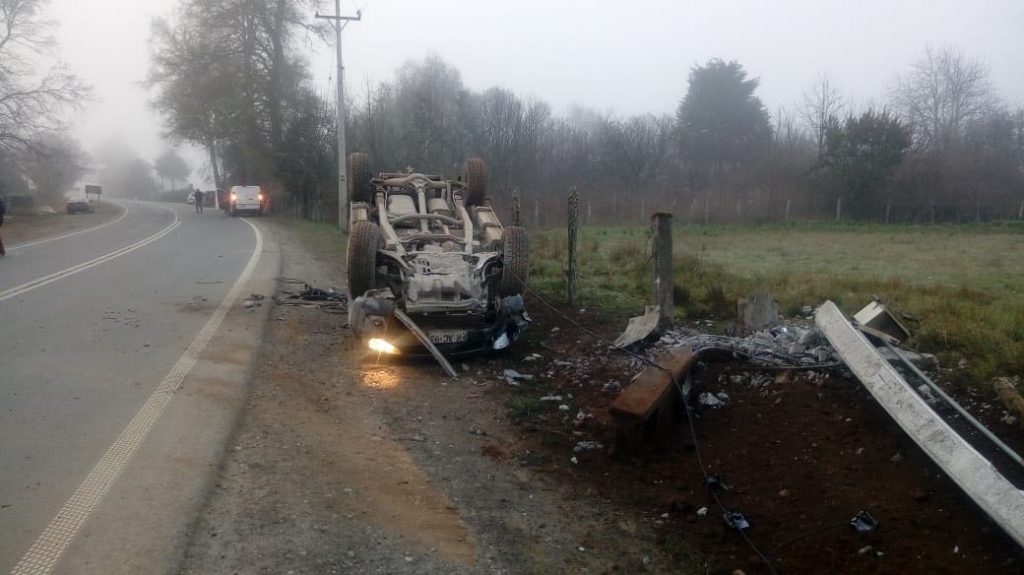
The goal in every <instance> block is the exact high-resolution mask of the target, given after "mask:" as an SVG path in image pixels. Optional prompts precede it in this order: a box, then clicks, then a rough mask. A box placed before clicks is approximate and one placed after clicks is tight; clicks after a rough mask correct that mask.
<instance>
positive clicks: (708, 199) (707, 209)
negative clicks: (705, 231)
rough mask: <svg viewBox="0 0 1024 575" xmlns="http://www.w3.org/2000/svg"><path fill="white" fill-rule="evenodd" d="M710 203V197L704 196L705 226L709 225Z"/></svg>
mask: <svg viewBox="0 0 1024 575" xmlns="http://www.w3.org/2000/svg"><path fill="white" fill-rule="evenodd" d="M709 201H710V198H709V196H704V225H705V226H706V225H708V212H709V206H708V202H709Z"/></svg>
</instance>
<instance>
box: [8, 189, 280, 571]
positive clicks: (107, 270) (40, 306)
mask: <svg viewBox="0 0 1024 575" xmlns="http://www.w3.org/2000/svg"><path fill="white" fill-rule="evenodd" d="M123 206H124V207H125V208H126V209H127V214H126V216H125V217H124V218H122V219H121V220H119V221H117V222H116V223H114V224H111V225H108V226H104V227H102V229H97V230H95V231H90V232H85V233H80V234H76V235H74V236H72V237H68V238H65V239H58V240H55V241H51V242H43V243H38V244H35V245H27V246H25V247H23V248H21V249H17V250H12V252H11V254H10V255H9V256H8V257H7V258H6V259H4V260H0V534H2V535H0V573H7V572H9V571H11V570H12V569H14V571H15V572H19V573H20V572H25V573H49V572H52V571H53V570H54V569H55V567H56V565H57V564H58V563H59V562H60V561H59V560H60V555H61V553H63V551H64V549H65V548H66V546H67V545H69V544H70V543H71V542H72V540H73V539H74V535H75V533H71V534H68V533H66V531H68V530H69V529H72V528H73V530H77V529H79V528H81V527H82V525H83V524H85V523H86V522H87V520H88V519H89V515H90V514H91V513H92V512H93V511H95V510H96V509H97V507H98V506H99V505H100V504H101V502H102V500H103V498H104V496H105V495H107V492H108V489H110V485H111V484H114V483H116V482H117V481H122V482H124V481H126V478H124V477H122V478H121V479H117V477H118V475H119V474H120V471H121V470H122V469H123V468H124V467H125V466H126V465H127V462H128V461H129V460H131V458H132V457H134V456H135V455H134V454H135V452H134V451H132V449H134V447H130V448H123V447H117V448H115V449H113V450H111V446H112V445H114V444H115V442H119V441H120V442H123V441H124V438H125V434H126V433H129V432H128V431H127V430H128V429H133V430H134V431H131V433H129V435H132V436H133V437H134V436H138V437H134V439H133V440H138V442H140V446H139V447H138V451H139V452H144V451H145V450H146V449H147V446H150V445H159V444H160V441H158V440H157V439H151V440H150V441H149V443H148V444H147V443H141V441H142V440H143V439H145V438H146V433H148V431H149V429H150V428H148V427H145V426H146V425H149V426H152V424H153V422H154V421H156V420H158V419H159V416H160V415H161V413H162V410H163V408H164V407H166V405H165V404H163V403H159V402H158V404H159V405H158V406H157V407H159V410H157V411H155V412H154V408H153V406H152V405H151V403H152V401H153V398H154V396H155V395H159V394H160V393H163V391H162V390H166V389H168V387H167V386H168V385H171V387H172V388H174V386H175V385H180V382H181V381H182V379H183V378H184V377H186V376H187V375H188V373H189V372H190V371H191V368H192V367H194V366H195V364H196V361H197V360H198V359H199V355H200V354H201V353H202V352H203V351H204V349H203V348H204V345H200V344H205V341H207V340H209V339H210V338H211V337H214V336H215V335H216V333H217V329H218V328H219V327H221V324H220V322H221V320H223V319H224V318H225V316H227V315H228V310H230V309H236V310H240V303H241V300H240V299H239V298H238V296H239V295H240V294H241V295H242V296H243V297H244V295H247V294H248V293H249V292H248V291H246V290H247V289H248V288H249V287H251V286H248V285H243V284H242V283H239V284H238V287H237V288H236V287H235V284H236V280H238V279H239V278H240V276H243V275H244V276H246V277H248V275H249V274H251V272H252V271H253V270H254V269H255V268H256V266H257V259H258V254H256V255H254V253H255V250H256V245H257V237H258V236H259V235H260V234H259V232H258V231H257V230H256V229H255V228H254V227H252V226H250V225H247V222H245V221H242V220H239V219H233V218H225V217H224V216H223V215H222V213H221V212H220V211H218V210H208V211H207V212H206V213H205V214H195V213H194V212H193V211H191V210H192V208H191V207H190V206H184V205H181V206H176V205H170V204H155V203H143V202H123ZM260 241H261V242H262V240H260ZM226 298H228V299H233V300H234V301H227V300H226ZM225 304H226V305H227V307H225ZM232 304H234V305H232ZM218 312H219V313H218ZM214 320H216V321H214ZM230 322H231V318H230V317H228V322H226V323H225V325H228V324H230ZM214 323H215V324H216V325H212V324H214ZM211 329H212V331H211ZM197 336H198V339H203V338H205V339H203V341H198V340H197ZM197 346H198V347H197ZM210 347H213V346H210ZM236 363H239V364H244V363H245V362H244V361H236ZM236 379H237V378H236ZM176 382H177V383H176ZM174 391H176V388H174V389H171V391H170V392H169V393H167V394H166V395H167V396H168V397H170V396H172V395H173V393H174ZM169 401H170V400H169V399H168V400H167V402H169ZM147 402H149V403H147ZM144 405H145V406H146V409H145V410H143V411H144V412H145V417H143V418H142V420H139V418H138V417H136V416H137V414H139V413H140V409H142V408H143V406H144ZM133 418H134V419H133ZM151 420H152V421H151ZM140 421H141V423H139V422H140ZM139 425H142V426H143V427H144V428H145V429H141V431H140V428H139ZM132 426H135V427H132ZM211 427H214V428H216V427H217V426H211ZM223 428H224V426H220V428H218V429H221V431H223ZM140 434H141V435H140ZM129 439H131V438H129ZM194 440H195V438H192V439H190V441H194ZM118 445H121V444H118ZM112 453H113V455H111V454H112ZM111 457H113V460H110V458H111ZM104 458H106V459H104ZM111 461H113V463H111ZM101 468H102V469H101ZM97 470H100V471H104V473H106V475H104V474H103V473H100V474H99V475H96V474H97ZM87 478H88V480H87ZM97 478H98V479H97ZM96 481H100V483H99V484H97V483H96ZM172 483H173V482H172ZM69 506H70V507H69ZM69 509H71V510H73V511H74V513H75V514H82V515H84V517H82V518H81V521H77V520H76V521H77V523H74V522H73V523H74V524H68V523H67V521H68V519H67V515H68V514H69V512H68V510H69ZM156 512H158V513H164V512H167V513H173V510H169V511H156ZM59 515H60V516H62V517H58V516H59ZM62 521H63V523H61V522H62ZM58 524H59V525H58ZM55 525H56V528H55V527H54V526H55ZM48 526H50V529H49V530H47V528H48ZM76 533H77V531H76ZM44 534H45V536H44V537H42V539H45V541H43V542H42V543H40V540H41V536H43V535H44ZM34 544H35V547H34V548H33V545H34ZM30 548H31V549H34V551H33V553H34V557H29V558H28V559H26V553H28V552H29V550H30ZM40 558H42V559H40ZM19 561H20V563H19ZM26 561H29V562H30V563H31V562H32V561H36V562H39V561H41V562H42V565H41V566H36V567H33V566H32V565H30V564H29V563H26ZM16 565H17V567H16ZM30 567H33V568H31V569H30ZM94 567H95V568H96V569H97V571H96V572H100V571H99V569H100V568H99V567H98V566H94Z"/></svg>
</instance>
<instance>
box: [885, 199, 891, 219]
mask: <svg viewBox="0 0 1024 575" xmlns="http://www.w3.org/2000/svg"><path fill="white" fill-rule="evenodd" d="M891 211H892V198H886V200H885V223H889V212H891Z"/></svg>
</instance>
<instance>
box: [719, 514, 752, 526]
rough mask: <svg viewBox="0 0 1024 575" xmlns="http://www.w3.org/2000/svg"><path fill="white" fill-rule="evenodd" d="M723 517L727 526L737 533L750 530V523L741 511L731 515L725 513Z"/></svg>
mask: <svg viewBox="0 0 1024 575" xmlns="http://www.w3.org/2000/svg"><path fill="white" fill-rule="evenodd" d="M722 517H723V518H724V519H725V524H726V525H728V526H729V527H732V528H733V529H735V530H737V531H743V530H744V529H749V528H750V522H749V521H747V518H746V517H744V516H743V514H742V513H740V512H739V511H733V512H731V513H723V514H722Z"/></svg>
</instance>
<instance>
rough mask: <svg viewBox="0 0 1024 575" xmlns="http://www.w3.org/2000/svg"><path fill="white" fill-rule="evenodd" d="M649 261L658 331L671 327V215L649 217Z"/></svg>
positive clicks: (663, 214) (660, 213)
mask: <svg viewBox="0 0 1024 575" xmlns="http://www.w3.org/2000/svg"><path fill="white" fill-rule="evenodd" d="M651 237H652V238H653V240H652V242H651V249H652V253H651V259H652V261H653V263H654V265H653V266H652V269H653V272H654V274H653V277H652V280H653V281H652V282H651V296H652V298H653V299H654V303H655V305H658V306H660V307H661V311H660V313H659V315H658V329H660V330H665V329H668V328H670V327H672V308H673V304H674V302H673V300H672V285H673V283H672V282H673V279H672V214H668V213H665V212H657V213H655V214H654V215H652V216H651Z"/></svg>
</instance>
